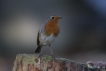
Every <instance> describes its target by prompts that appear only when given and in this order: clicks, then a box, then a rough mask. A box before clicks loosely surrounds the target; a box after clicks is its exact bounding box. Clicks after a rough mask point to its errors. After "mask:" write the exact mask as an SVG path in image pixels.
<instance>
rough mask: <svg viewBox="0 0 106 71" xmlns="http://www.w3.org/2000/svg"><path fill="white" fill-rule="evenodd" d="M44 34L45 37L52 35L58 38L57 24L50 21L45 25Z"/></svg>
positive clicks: (58, 29)
mask: <svg viewBox="0 0 106 71" xmlns="http://www.w3.org/2000/svg"><path fill="white" fill-rule="evenodd" d="M45 32H46V35H47V36H50V35H51V34H53V35H54V36H55V37H56V36H58V34H59V32H60V28H59V26H58V22H56V21H50V22H48V23H47V24H46V25H45Z"/></svg>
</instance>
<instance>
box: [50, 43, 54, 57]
mask: <svg viewBox="0 0 106 71" xmlns="http://www.w3.org/2000/svg"><path fill="white" fill-rule="evenodd" d="M49 47H50V51H51V56H52V57H53V58H55V57H54V55H53V52H52V48H51V44H49Z"/></svg>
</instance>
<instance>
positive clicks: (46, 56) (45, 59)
mask: <svg viewBox="0 0 106 71" xmlns="http://www.w3.org/2000/svg"><path fill="white" fill-rule="evenodd" d="M52 59H53V58H52V57H51V56H48V55H45V56H43V61H44V62H46V63H47V62H49V61H51V60H52Z"/></svg>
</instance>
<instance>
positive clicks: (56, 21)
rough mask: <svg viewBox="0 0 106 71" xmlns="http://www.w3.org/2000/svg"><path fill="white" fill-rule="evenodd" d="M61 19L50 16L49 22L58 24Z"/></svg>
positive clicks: (56, 16)
mask: <svg viewBox="0 0 106 71" xmlns="http://www.w3.org/2000/svg"><path fill="white" fill-rule="evenodd" d="M61 18H62V17H60V16H58V15H54V16H50V17H49V21H50V22H54V23H58V21H59V19H61Z"/></svg>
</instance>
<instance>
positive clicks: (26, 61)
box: [18, 54, 36, 66]
mask: <svg viewBox="0 0 106 71" xmlns="http://www.w3.org/2000/svg"><path fill="white" fill-rule="evenodd" d="M18 56H20V57H22V62H23V64H25V65H28V64H34V66H36V62H35V56H28V55H26V54H24V55H20V54H19V55H18Z"/></svg>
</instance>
